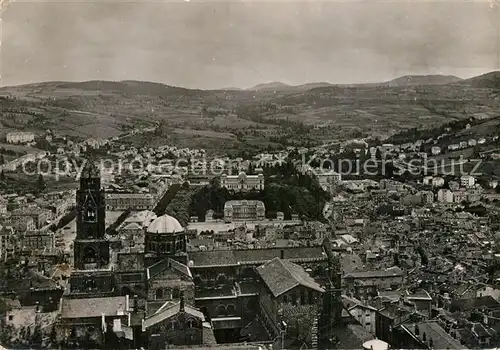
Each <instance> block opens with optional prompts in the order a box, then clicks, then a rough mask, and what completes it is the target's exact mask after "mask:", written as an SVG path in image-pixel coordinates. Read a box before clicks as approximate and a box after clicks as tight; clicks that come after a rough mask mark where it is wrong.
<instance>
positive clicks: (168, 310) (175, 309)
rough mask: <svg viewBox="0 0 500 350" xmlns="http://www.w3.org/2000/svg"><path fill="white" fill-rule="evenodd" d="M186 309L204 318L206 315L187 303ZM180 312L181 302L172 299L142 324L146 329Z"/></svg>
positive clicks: (199, 317) (201, 318) (187, 311)
mask: <svg viewBox="0 0 500 350" xmlns="http://www.w3.org/2000/svg"><path fill="white" fill-rule="evenodd" d="M184 311H185V312H186V313H188V314H190V315H193V316H194V317H196V318H198V319H200V320H202V321H203V320H204V319H205V316H204V315H203V313H202V312H200V311H199V310H197V309H195V308H193V307H191V306H188V305H185V306H184ZM179 312H181V303H180V302H178V303H173V302H171V301H167V302H166V303H165V304H163V306H162V307H160V308H159V309H158V310H157V311H156V312H155V313H154V314H153V315H151V316H149V317H147V318H146V319H145V320H144V323H143V324H142V329H143V330H145V329H147V328H149V327H151V326H153V325H155V324H157V323H159V322H161V321H163V320H166V319H169V318H170V317H172V316H174V315H177V314H178V313H179Z"/></svg>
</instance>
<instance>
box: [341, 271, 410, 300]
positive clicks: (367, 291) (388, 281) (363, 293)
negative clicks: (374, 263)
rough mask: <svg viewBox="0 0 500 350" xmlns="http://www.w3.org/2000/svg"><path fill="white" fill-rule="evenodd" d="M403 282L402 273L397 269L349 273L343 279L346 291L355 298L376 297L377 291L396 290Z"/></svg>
mask: <svg viewBox="0 0 500 350" xmlns="http://www.w3.org/2000/svg"><path fill="white" fill-rule="evenodd" d="M403 281H404V275H403V271H402V270H401V269H400V268H398V267H391V268H389V269H385V270H374V271H359V272H350V273H348V274H346V275H345V276H344V277H343V282H344V284H345V287H346V289H347V291H349V292H352V293H353V294H354V295H355V296H356V297H357V298H360V297H362V298H366V297H368V296H370V295H372V296H373V295H376V294H377V291H379V290H386V289H397V288H398V287H399V286H400V285H401V284H402V283H403Z"/></svg>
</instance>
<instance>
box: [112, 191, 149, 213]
mask: <svg viewBox="0 0 500 350" xmlns="http://www.w3.org/2000/svg"><path fill="white" fill-rule="evenodd" d="M154 206H155V199H154V197H153V196H152V195H151V194H149V193H106V210H116V211H119V210H127V209H131V210H151V209H153V207H154Z"/></svg>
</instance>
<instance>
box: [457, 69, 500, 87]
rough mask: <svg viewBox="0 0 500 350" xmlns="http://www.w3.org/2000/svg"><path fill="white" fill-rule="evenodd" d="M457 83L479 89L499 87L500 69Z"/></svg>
mask: <svg viewBox="0 0 500 350" xmlns="http://www.w3.org/2000/svg"><path fill="white" fill-rule="evenodd" d="M459 84H461V85H467V86H470V87H474V88H480V89H500V71H494V72H490V73H486V74H483V75H479V76H477V77H473V78H469V79H464V80H462V81H460V82H459Z"/></svg>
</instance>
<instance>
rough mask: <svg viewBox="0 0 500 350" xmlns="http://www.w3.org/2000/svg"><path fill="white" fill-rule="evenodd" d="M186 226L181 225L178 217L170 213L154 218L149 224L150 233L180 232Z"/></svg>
mask: <svg viewBox="0 0 500 350" xmlns="http://www.w3.org/2000/svg"><path fill="white" fill-rule="evenodd" d="M183 231H184V228H183V227H182V226H181V224H180V223H179V221H177V219H176V218H174V217H173V216H170V215H167V214H165V215H162V216H160V217H158V218H156V219H154V220H153V222H152V223H151V224H150V225H149V226H148V232H149V233H178V232H183Z"/></svg>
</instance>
